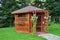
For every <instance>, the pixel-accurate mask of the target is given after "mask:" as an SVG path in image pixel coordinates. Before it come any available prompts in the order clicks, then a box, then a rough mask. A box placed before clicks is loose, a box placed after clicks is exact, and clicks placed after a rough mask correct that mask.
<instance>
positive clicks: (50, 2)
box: [45, 0, 60, 22]
mask: <svg viewBox="0 0 60 40" xmlns="http://www.w3.org/2000/svg"><path fill="white" fill-rule="evenodd" d="M45 7H46V8H47V9H48V10H49V12H50V14H49V15H50V16H51V20H52V21H54V22H59V16H60V0H47V1H46V2H45Z"/></svg>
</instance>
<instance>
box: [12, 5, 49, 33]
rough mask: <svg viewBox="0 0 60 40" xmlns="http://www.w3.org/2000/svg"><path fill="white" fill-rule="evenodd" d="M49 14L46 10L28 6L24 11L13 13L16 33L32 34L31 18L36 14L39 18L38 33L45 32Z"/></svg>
mask: <svg viewBox="0 0 60 40" xmlns="http://www.w3.org/2000/svg"><path fill="white" fill-rule="evenodd" d="M47 12H48V11H47V10H45V9H41V8H37V7H34V6H26V7H24V8H22V9H19V10H16V11H14V12H12V14H14V16H15V20H14V24H15V29H16V31H20V32H28V33H31V32H32V30H31V29H32V22H31V16H32V15H33V14H34V13H36V16H37V17H38V19H37V24H36V25H37V26H36V32H44V27H45V25H46V23H47V22H46V19H47Z"/></svg>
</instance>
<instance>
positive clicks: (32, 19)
mask: <svg viewBox="0 0 60 40" xmlns="http://www.w3.org/2000/svg"><path fill="white" fill-rule="evenodd" d="M31 22H32V24H33V26H32V33H36V22H37V18H36V14H33V16H32V17H31Z"/></svg>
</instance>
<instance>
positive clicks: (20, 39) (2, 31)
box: [0, 28, 46, 40]
mask: <svg viewBox="0 0 60 40" xmlns="http://www.w3.org/2000/svg"><path fill="white" fill-rule="evenodd" d="M0 40H46V39H45V38H42V37H38V36H37V35H35V34H28V33H22V32H15V29H14V28H0Z"/></svg>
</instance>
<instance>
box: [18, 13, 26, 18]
mask: <svg viewBox="0 0 60 40" xmlns="http://www.w3.org/2000/svg"><path fill="white" fill-rule="evenodd" d="M18 17H26V14H25V13H22V14H18Z"/></svg>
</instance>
